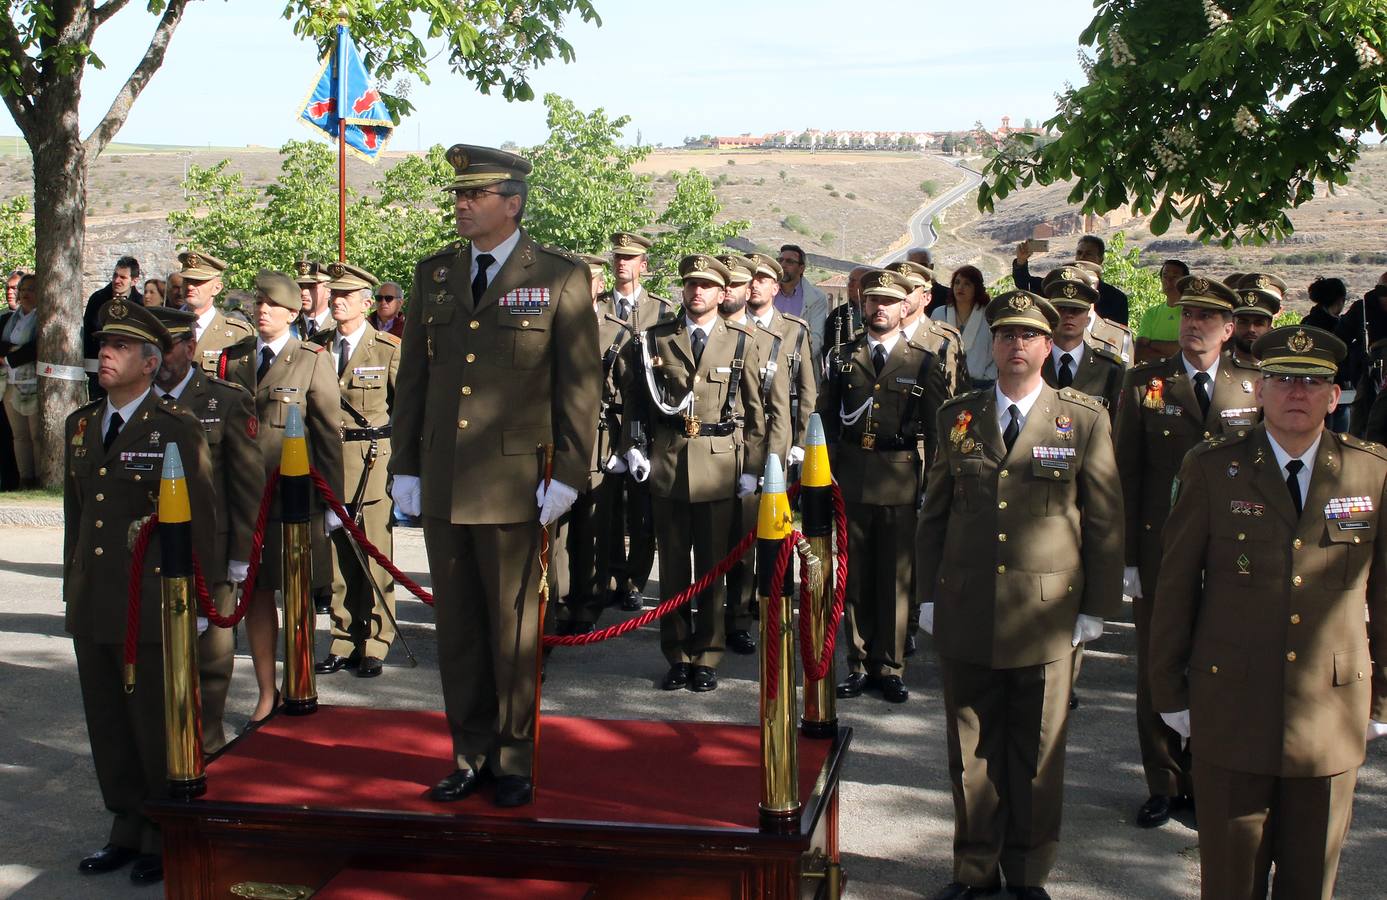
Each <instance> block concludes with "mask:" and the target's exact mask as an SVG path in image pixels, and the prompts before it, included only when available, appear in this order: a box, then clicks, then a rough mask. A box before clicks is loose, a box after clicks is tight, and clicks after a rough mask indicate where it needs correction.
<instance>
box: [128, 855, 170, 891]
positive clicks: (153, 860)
mask: <svg viewBox="0 0 1387 900" xmlns="http://www.w3.org/2000/svg"><path fill="white" fill-rule="evenodd" d="M163 880H164V858H163V857H162V856H155V855H154V854H152V853H141V854H140V855H139V856H138V857H136V859H135V864H134V865H133V866H131V867H130V883H131V884H158V883H159V882H161V881H163Z"/></svg>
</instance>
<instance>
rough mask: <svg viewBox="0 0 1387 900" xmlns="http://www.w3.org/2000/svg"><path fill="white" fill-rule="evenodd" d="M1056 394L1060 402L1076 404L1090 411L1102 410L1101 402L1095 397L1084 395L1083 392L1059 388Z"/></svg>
mask: <svg viewBox="0 0 1387 900" xmlns="http://www.w3.org/2000/svg"><path fill="white" fill-rule="evenodd" d="M1057 393H1058V394H1059V396H1060V399H1061V400H1067V401H1069V402H1070V403H1077V404H1079V405H1080V406H1087V407H1089V408H1090V409H1103V408H1104V407H1103V404H1102V402H1101V401H1100V400H1099V399H1098V398H1097V397H1094V396H1091V395H1089V394H1085V393H1084V392H1083V391H1076V390H1074V389H1073V388H1069V387H1066V388H1060V389H1059V391H1057Z"/></svg>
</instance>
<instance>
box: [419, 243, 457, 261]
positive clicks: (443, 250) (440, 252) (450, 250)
mask: <svg viewBox="0 0 1387 900" xmlns="http://www.w3.org/2000/svg"><path fill="white" fill-rule="evenodd" d="M466 246H467V245H466V244H465V243H464V242H462V241H453V242H452V243H451V244H449V245H448V246H446V247H440V248H439V249H437V250H435V251H434V252H432V253H430V254H429V255H428V256H426V257H424V258H423V259H421V260H419V262H418V263H417V265H421V266H422V265H423V264H424V263H426V262H428V261H429V260H431V259H437V258H438V257H440V256H454V255H456V254H457V253H458V251H460V250H464V249H466Z"/></svg>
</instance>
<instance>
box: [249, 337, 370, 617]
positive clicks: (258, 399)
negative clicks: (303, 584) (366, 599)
mask: <svg viewBox="0 0 1387 900" xmlns="http://www.w3.org/2000/svg"><path fill="white" fill-rule="evenodd" d="M225 356H226V361H225V363H224V364H222V370H223V371H224V372H226V378H227V380H228V381H232V382H234V383H236V384H239V385H241V386H242V387H244V388H246V389H247V390H249V391H251V392H252V393H253V394H254V395H255V411H256V416H257V417H258V419H259V424H258V427H257V429H256V440H257V442H258V443H259V445H260V455H261V459H262V461H263V465H264V469H265V475H266V477H267V478H268V477H269V474H270V473H271V472H273V471H274V470H275V469H278V468H279V459H280V455H281V451H282V449H283V445H284V426H285V425H286V424H288V421H289V407H290V406H297V407H298V408H299V413H300V414H301V415H302V416H303V425H304V432H305V435H306V436H307V440H308V461H309V463H310V464H311V465H312V466H313V468H315V469H317V470H318V472H319V474H321V475H322V476H323V478H324V479H326V480H327V483H328V486H329V487H330V488H331V489H332V491H333V493H335V494H336V495H337V496H338V497H339V498H340V499H342V502H344V503H345V502H346V501H347V500H350V499H351V498H350V497H344V496H343V484H342V435H341V433H340V431H339V423H340V422H341V411H340V409H341V404H340V394H339V393H338V388H337V378H336V374H335V372H334V369H333V364H332V360H331V358H330V357H329V355H328V354H326V353H324V352H323V349H322V348H321V347H319V346H317V345H316V344H304V343H300V342H299V341H298V339H297V338H292V337H291V338H289V340H288V342H286V343H285V344H284V347H283V348H282V349H281V350H280V352H279V354H278V355H277V356H275V358H274V361H273V362H272V363H271V364H270V368H269V369H268V370H267V371H266V372H265V377H264V378H262V379H259V380H257V379H256V371H257V369H258V367H259V361H258V358H257V350H256V339H255V338H248V339H247V340H244V341H242V342H241V343H239V344H236V345H235V346H234V347H229V348H227V350H226V351H225ZM309 503H310V509H311V520H310V527H309V529H308V533H309V536H310V538H311V539H312V556H313V587H314V588H317V589H325V588H329V587H330V586H331V585H332V552H331V547H330V544H329V543H328V540H327V536H326V535H325V534H324V533H323V513H324V512H325V511H326V509H327V505H326V503H324V502H323V499H322V498H321V497H320V496H319V495H318V492H317V490H314V491H312V493H311V494H310V497H309ZM281 521H282V520H281V518H280V506H279V498H278V497H276V498H275V501H274V505H273V506H272V507H271V508H270V517H269V521H268V523H267V524H266V527H265V544H264V548H263V550H262V551H261V554H260V570H259V574H258V575H257V580H256V588H257V589H260V588H264V589H266V590H278V589H279V588H280V587H281V584H282V582H283V574H282V569H283V566H282V563H283V529H282V527H281Z"/></svg>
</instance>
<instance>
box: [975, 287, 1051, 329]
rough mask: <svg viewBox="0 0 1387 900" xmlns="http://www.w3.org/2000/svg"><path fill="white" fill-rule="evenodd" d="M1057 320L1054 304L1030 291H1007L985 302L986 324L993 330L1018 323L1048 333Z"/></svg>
mask: <svg viewBox="0 0 1387 900" xmlns="http://www.w3.org/2000/svg"><path fill="white" fill-rule="evenodd" d="M1059 321H1060V314H1059V312H1057V311H1056V310H1055V307H1054V305H1053V304H1051V303H1050V301H1049V300H1046V299H1045V298H1044V297H1041V296H1039V295H1038V294H1032V293H1031V292H1030V291H1007V292H1006V293H1005V294H1002V295H1001V296H1000V297H993V298H992V302H991V303H989V304H987V325H988V327H989V328H991V329H992V330H993V331H996V330H997V329H998V328H1001V327H1003V326H1005V325H1020V326H1023V327H1025V328H1034V329H1036V330H1038V331H1043V332H1045V333H1046V334H1049V333H1050V331H1051V329H1053V328H1054V327H1055V326H1056V325H1058V324H1059Z"/></svg>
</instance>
